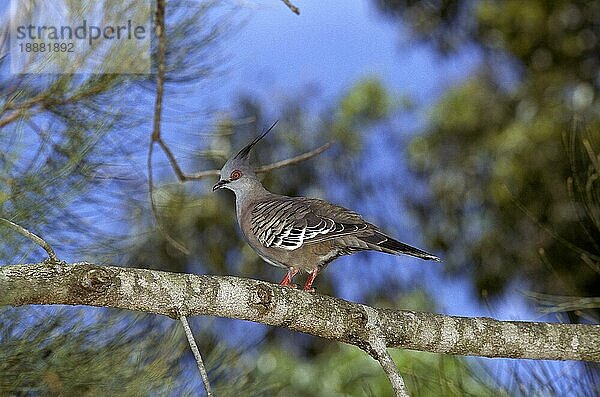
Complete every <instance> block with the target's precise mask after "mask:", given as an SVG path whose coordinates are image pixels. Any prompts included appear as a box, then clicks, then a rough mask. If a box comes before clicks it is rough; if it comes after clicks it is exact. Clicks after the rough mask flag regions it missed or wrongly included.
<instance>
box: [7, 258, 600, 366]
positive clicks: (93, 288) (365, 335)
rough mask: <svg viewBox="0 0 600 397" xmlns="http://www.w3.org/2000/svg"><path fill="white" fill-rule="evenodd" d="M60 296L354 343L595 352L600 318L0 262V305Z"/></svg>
mask: <svg viewBox="0 0 600 397" xmlns="http://www.w3.org/2000/svg"><path fill="white" fill-rule="evenodd" d="M30 304H43V305H49V304H52V305H54V304H63V305H88V306H98V307H114V308H120V309H128V310H135V311H142V312H146V313H154V314H162V315H165V316H169V317H171V318H173V319H176V320H178V319H179V318H180V316H182V315H184V316H190V315H207V316H218V317H229V318H236V319H241V320H248V321H254V322H258V323H262V324H267V325H271V326H276V327H286V328H289V329H291V330H294V331H299V332H304V333H307V334H311V335H314V336H318V337H322V338H327V339H333V340H337V341H341V342H346V343H350V344H353V345H356V346H359V347H360V348H361V349H363V350H365V351H367V352H369V354H371V355H372V356H377V355H378V354H379V352H378V351H375V350H374V347H373V341H377V340H383V341H384V343H385V346H386V347H388V348H390V347H391V348H403V349H412V350H421V351H428V352H436V353H447V354H460V355H473V356H482V357H507V358H528V359H548V360H586V361H595V362H600V325H581V324H558V323H541V322H522V321H499V320H495V319H492V318H483V317H477V318H466V317H455V316H447V315H441V314H434V313H423V312H415V311H408V310H395V309H381V308H373V307H369V306H365V305H361V304H357V303H352V302H348V301H345V300H342V299H338V298H334V297H331V296H326V295H321V294H318V293H314V294H310V293H306V292H304V291H299V290H295V289H292V288H286V287H280V286H278V285H275V284H271V283H268V282H264V281H258V280H251V279H244V278H238V277H229V276H223V277H221V276H219V277H217V276H198V275H192V274H178V273H167V272H161V271H155V270H146V269H132V268H121V267H111V266H98V265H94V264H90V263H74V264H57V263H53V262H50V261H48V262H43V263H37V264H25V265H11V266H2V267H0V306H6V305H12V306H21V305H30Z"/></svg>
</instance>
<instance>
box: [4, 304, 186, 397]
mask: <svg viewBox="0 0 600 397" xmlns="http://www.w3.org/2000/svg"><path fill="white" fill-rule="evenodd" d="M26 310H27V312H28V314H29V316H28V322H29V324H23V323H22V322H21V321H19V319H21V318H22V313H20V312H22V311H23V310H20V311H18V310H7V309H4V310H2V316H1V317H0V346H2V348H1V349H0V394H2V395H23V396H26V395H48V396H58V395H63V396H75V395H77V396H97V395H106V394H110V395H115V396H140V395H146V394H147V393H148V392H149V391H152V392H154V393H157V394H163V395H164V394H168V392H169V391H170V390H171V389H173V388H174V386H175V385H177V384H178V382H179V381H178V377H179V376H180V375H181V368H180V361H181V356H182V354H183V352H184V351H185V349H186V348H187V345H186V344H185V336H184V335H183V332H181V331H178V330H179V328H175V327H171V329H170V330H169V331H167V332H165V333H160V332H148V329H147V328H144V327H137V329H136V327H135V326H130V327H124V326H123V325H122V324H124V323H129V324H134V323H135V319H136V318H137V319H141V318H142V317H144V316H141V315H137V316H132V315H123V314H117V313H114V312H113V313H112V314H111V315H108V314H106V313H105V314H102V313H99V312H98V311H96V318H94V321H90V320H91V319H90V318H87V319H86V318H84V313H85V312H79V313H78V312H77V311H76V310H74V309H69V310H68V313H67V312H65V311H64V310H63V311H60V310H54V311H52V312H53V313H48V314H52V315H51V316H48V315H47V314H45V313H41V312H40V313H39V315H40V317H39V318H37V319H36V318H35V317H33V316H32V312H33V311H32V309H31V308H27V309H26ZM74 314H75V317H73V315H74ZM120 324H121V325H120ZM15 393H16V394H15Z"/></svg>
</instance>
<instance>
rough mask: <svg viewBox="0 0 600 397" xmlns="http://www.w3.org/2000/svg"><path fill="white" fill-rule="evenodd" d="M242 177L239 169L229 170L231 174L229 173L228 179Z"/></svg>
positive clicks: (233, 179)
mask: <svg viewBox="0 0 600 397" xmlns="http://www.w3.org/2000/svg"><path fill="white" fill-rule="evenodd" d="M241 177H242V171H240V170H233V171H232V172H231V175H229V179H231V180H232V181H235V180H236V179H240V178H241Z"/></svg>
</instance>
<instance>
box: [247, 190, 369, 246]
mask: <svg viewBox="0 0 600 397" xmlns="http://www.w3.org/2000/svg"><path fill="white" fill-rule="evenodd" d="M251 223H252V232H253V233H254V235H255V236H256V237H257V239H258V241H260V243H261V244H263V245H264V246H265V247H277V248H283V249H287V250H294V249H296V248H299V247H300V246H302V245H303V244H311V243H317V242H321V241H325V240H329V239H332V238H338V237H341V236H346V235H352V234H356V233H359V232H362V231H365V230H367V229H369V228H375V227H374V226H373V225H371V224H369V223H367V222H365V221H364V220H363V219H362V218H361V216H360V215H358V214H357V213H356V212H353V211H350V210H348V209H346V208H343V207H340V206H338V205H334V204H331V203H328V202H326V201H323V200H319V199H310V198H304V197H276V198H269V199H267V200H265V201H262V202H259V203H258V204H256V205H255V207H254V208H253V210H252V218H251Z"/></svg>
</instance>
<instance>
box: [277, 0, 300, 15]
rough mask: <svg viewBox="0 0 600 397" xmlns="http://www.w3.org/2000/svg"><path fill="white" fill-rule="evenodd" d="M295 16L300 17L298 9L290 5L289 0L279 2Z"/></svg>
mask: <svg viewBox="0 0 600 397" xmlns="http://www.w3.org/2000/svg"><path fill="white" fill-rule="evenodd" d="M281 1H283V3H284V4H285V5H286V6H287V7H288V8H289V9H290V10H291V11H292V12H293V13H294V14H296V15H300V9H299V8H298V7H296V6H295V5H293V4H292V2H291V1H290V0H281Z"/></svg>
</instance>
